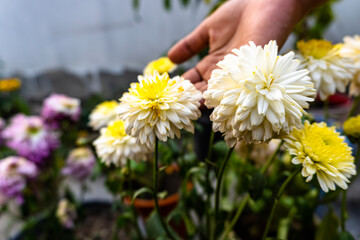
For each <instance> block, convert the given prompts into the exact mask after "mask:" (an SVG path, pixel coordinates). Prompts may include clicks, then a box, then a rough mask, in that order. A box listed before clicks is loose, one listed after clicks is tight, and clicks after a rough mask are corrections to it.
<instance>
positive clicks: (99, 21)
mask: <svg viewBox="0 0 360 240" xmlns="http://www.w3.org/2000/svg"><path fill="white" fill-rule="evenodd" d="M162 2H163V1H160V0H140V3H141V4H140V9H139V12H136V11H134V9H133V8H132V0H1V1H0V36H1V38H0V58H1V59H2V60H3V62H4V63H5V70H6V72H14V71H21V72H23V73H25V74H27V75H33V74H37V73H39V72H42V71H44V70H49V69H58V68H65V69H72V70H74V71H75V70H76V71H80V72H82V71H94V70H95V71H96V70H97V69H100V68H102V69H103V68H110V69H114V70H116V69H120V68H133V69H142V68H143V67H144V65H145V64H146V63H147V62H148V61H149V60H152V59H154V58H156V57H158V56H160V55H161V54H163V53H165V52H166V50H167V49H168V48H169V47H170V46H171V45H172V44H173V43H175V42H176V41H177V40H178V39H179V38H181V37H182V36H184V35H185V34H186V33H188V32H190V31H191V30H192V29H193V28H194V27H195V26H197V24H198V23H199V22H200V21H201V20H202V19H203V18H204V16H205V15H206V13H207V11H208V10H207V8H208V7H207V6H205V5H204V4H200V5H197V4H196V1H194V0H193V1H191V2H192V4H191V6H189V7H188V8H186V9H184V8H182V7H181V6H179V4H178V2H179V1H178V0H175V1H172V2H173V3H174V4H173V9H172V10H171V11H168V12H167V11H165V10H164V8H163V5H162Z"/></svg>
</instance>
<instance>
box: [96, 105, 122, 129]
mask: <svg viewBox="0 0 360 240" xmlns="http://www.w3.org/2000/svg"><path fill="white" fill-rule="evenodd" d="M118 104H119V103H118V102H117V101H115V100H114V101H105V102H102V103H100V104H98V105H97V106H96V107H95V108H94V109H93V110H92V112H91V113H90V116H89V119H90V122H89V126H90V127H92V128H93V129H94V130H99V129H100V128H102V127H106V126H107V125H108V124H109V122H111V121H113V120H115V119H116V107H117V106H118Z"/></svg>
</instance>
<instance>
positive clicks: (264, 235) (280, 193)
mask: <svg viewBox="0 0 360 240" xmlns="http://www.w3.org/2000/svg"><path fill="white" fill-rule="evenodd" d="M300 171H301V168H298V169H296V170H295V171H294V172H293V173H292V174H290V176H289V177H288V178H287V179H286V180H285V182H284V183H283V184H282V186H281V188H280V190H279V192H278V193H277V194H276V197H275V200H274V204H273V206H272V209H271V212H270V216H269V219H268V220H267V223H266V227H265V231H264V234H263V236H262V238H261V239H262V240H265V239H266V237H267V235H268V232H269V229H270V225H271V222H272V220H273V218H274V215H275V212H276V208H277V206H278V204H279V200H280V198H281V196H282V194H283V192H284V190H285V188H286V187H287V185H288V184H289V183H290V182H291V181H292V180H293V179H294V177H295V176H296V175H297V174H298V173H299V172H300Z"/></svg>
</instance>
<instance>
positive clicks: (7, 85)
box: [0, 78, 21, 92]
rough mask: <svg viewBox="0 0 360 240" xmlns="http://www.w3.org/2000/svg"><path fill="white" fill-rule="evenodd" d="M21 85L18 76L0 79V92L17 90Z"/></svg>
mask: <svg viewBox="0 0 360 240" xmlns="http://www.w3.org/2000/svg"><path fill="white" fill-rule="evenodd" d="M20 86H21V81H20V79H18V78H5V79H0V92H11V91H15V90H18V89H19V88H20Z"/></svg>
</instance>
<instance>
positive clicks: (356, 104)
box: [347, 95, 360, 118]
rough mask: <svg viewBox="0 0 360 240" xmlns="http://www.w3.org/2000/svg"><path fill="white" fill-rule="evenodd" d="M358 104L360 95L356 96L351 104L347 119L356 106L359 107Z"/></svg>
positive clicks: (352, 113)
mask: <svg viewBox="0 0 360 240" xmlns="http://www.w3.org/2000/svg"><path fill="white" fill-rule="evenodd" d="M359 102H360V95H359V96H357V97H356V98H355V99H354V102H353V104H352V106H351V109H350V111H349V113H348V116H347V118H349V117H351V116H353V115H354V113H355V110H356V108H357V106H358V105H359Z"/></svg>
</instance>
